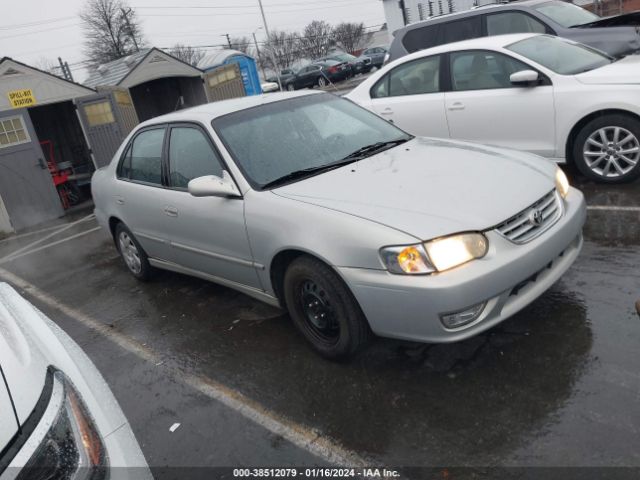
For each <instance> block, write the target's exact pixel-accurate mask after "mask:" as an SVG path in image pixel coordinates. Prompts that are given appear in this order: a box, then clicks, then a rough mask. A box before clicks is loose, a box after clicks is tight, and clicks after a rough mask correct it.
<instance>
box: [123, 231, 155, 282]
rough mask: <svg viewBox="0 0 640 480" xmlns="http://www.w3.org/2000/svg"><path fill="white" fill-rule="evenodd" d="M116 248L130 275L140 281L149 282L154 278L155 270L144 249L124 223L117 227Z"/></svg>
mask: <svg viewBox="0 0 640 480" xmlns="http://www.w3.org/2000/svg"><path fill="white" fill-rule="evenodd" d="M115 240H116V247H117V249H118V252H120V256H121V257H122V260H124V264H125V265H126V266H127V270H129V273H131V275H133V276H134V277H136V278H137V279H138V280H141V281H147V280H150V279H151V277H153V274H154V273H155V269H154V268H153V267H152V266H151V264H150V263H149V257H148V256H147V254H146V253H145V251H144V250H143V249H142V247H141V246H140V244H139V243H138V240H136V238H135V237H134V236H133V233H131V230H129V229H128V228H127V227H126V226H125V225H124V224H123V223H119V224H118V225H117V226H116V231H115Z"/></svg>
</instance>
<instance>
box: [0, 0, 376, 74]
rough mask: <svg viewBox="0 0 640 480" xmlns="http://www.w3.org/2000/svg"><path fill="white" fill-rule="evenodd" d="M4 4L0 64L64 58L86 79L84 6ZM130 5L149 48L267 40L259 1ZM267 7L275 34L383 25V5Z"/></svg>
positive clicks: (66, 0) (337, 1)
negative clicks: (320, 23)
mask: <svg viewBox="0 0 640 480" xmlns="http://www.w3.org/2000/svg"><path fill="white" fill-rule="evenodd" d="M125 1H126V0H125ZM3 3H5V4H4V5H3V8H2V16H1V17H0V58H1V57H3V56H8V57H11V58H13V59H15V60H18V61H21V62H23V63H27V64H32V65H35V66H42V65H43V63H44V61H45V60H49V61H50V62H53V63H55V64H57V59H58V57H62V59H63V60H64V61H66V62H67V63H69V65H70V66H71V69H72V73H73V75H74V80H76V81H82V80H83V79H84V78H85V77H86V75H87V72H86V70H85V69H84V67H83V66H82V65H79V62H82V61H83V60H84V57H83V54H82V42H83V34H82V28H81V25H80V19H79V18H78V12H79V11H80V10H81V9H82V7H83V6H84V5H85V3H86V1H85V0H57V1H51V0H20V1H17V2H3ZM126 3H128V5H129V6H130V7H131V8H132V9H133V10H134V11H135V12H136V14H137V16H138V18H139V19H140V21H141V24H142V29H143V32H144V35H145V39H146V43H147V45H148V46H156V47H160V48H166V47H171V46H173V45H175V44H176V43H182V44H185V45H193V46H199V45H222V44H224V43H225V42H226V38H225V37H224V34H225V33H228V34H229V35H231V36H232V37H234V36H251V33H252V32H254V31H255V32H256V37H257V39H258V42H260V41H264V39H265V34H264V30H263V29H261V28H259V27H261V26H262V17H261V16H260V9H259V8H258V0H128V1H126ZM263 5H264V9H265V15H266V17H267V23H268V27H269V29H270V30H272V29H279V30H287V31H296V30H301V29H302V28H303V27H304V26H305V25H306V24H307V23H309V22H311V21H312V20H326V21H327V22H329V23H331V24H337V23H340V22H342V21H349V22H363V23H364V24H365V26H378V25H381V24H382V23H384V12H383V8H382V1H381V0H322V1H321V0H263ZM194 7H196V8H194ZM197 7H207V8H197ZM377 29H378V28H375V30H377ZM373 30H374V29H371V31H373ZM210 50H211V49H209V50H207V51H210Z"/></svg>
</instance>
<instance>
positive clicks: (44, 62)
mask: <svg viewBox="0 0 640 480" xmlns="http://www.w3.org/2000/svg"><path fill="white" fill-rule="evenodd" d="M33 66H34V67H36V68H37V69H38V70H42V71H43V72H47V73H51V74H52V75H57V76H60V66H59V65H58V64H57V63H56V62H54V61H53V60H51V59H50V58H47V57H44V56H42V57H40V58H38V60H36V61H35V62H34V64H33Z"/></svg>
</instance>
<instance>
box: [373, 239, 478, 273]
mask: <svg viewBox="0 0 640 480" xmlns="http://www.w3.org/2000/svg"><path fill="white" fill-rule="evenodd" d="M488 248H489V242H488V241H487V239H486V237H485V236H484V235H482V234H481V233H460V234H457V235H451V236H449V237H443V238H439V239H437V240H431V241H430V242H425V243H423V244H418V245H406V246H398V247H386V248H383V249H382V250H381V255H382V261H383V262H384V264H385V266H386V267H387V270H389V271H390V272H391V273H400V274H408V275H419V274H425V273H433V272H442V271H445V270H449V269H450V268H453V267H457V266H458V265H462V264H463V263H467V262H468V261H470V260H473V259H475V258H482V257H484V256H485V255H486V253H487V249H488Z"/></svg>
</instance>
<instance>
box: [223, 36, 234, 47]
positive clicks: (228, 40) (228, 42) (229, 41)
mask: <svg viewBox="0 0 640 480" xmlns="http://www.w3.org/2000/svg"><path fill="white" fill-rule="evenodd" d="M222 36H223V37H227V44H228V45H229V50H231V48H233V47H232V46H231V37H229V34H228V33H225V34H224V35H222Z"/></svg>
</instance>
